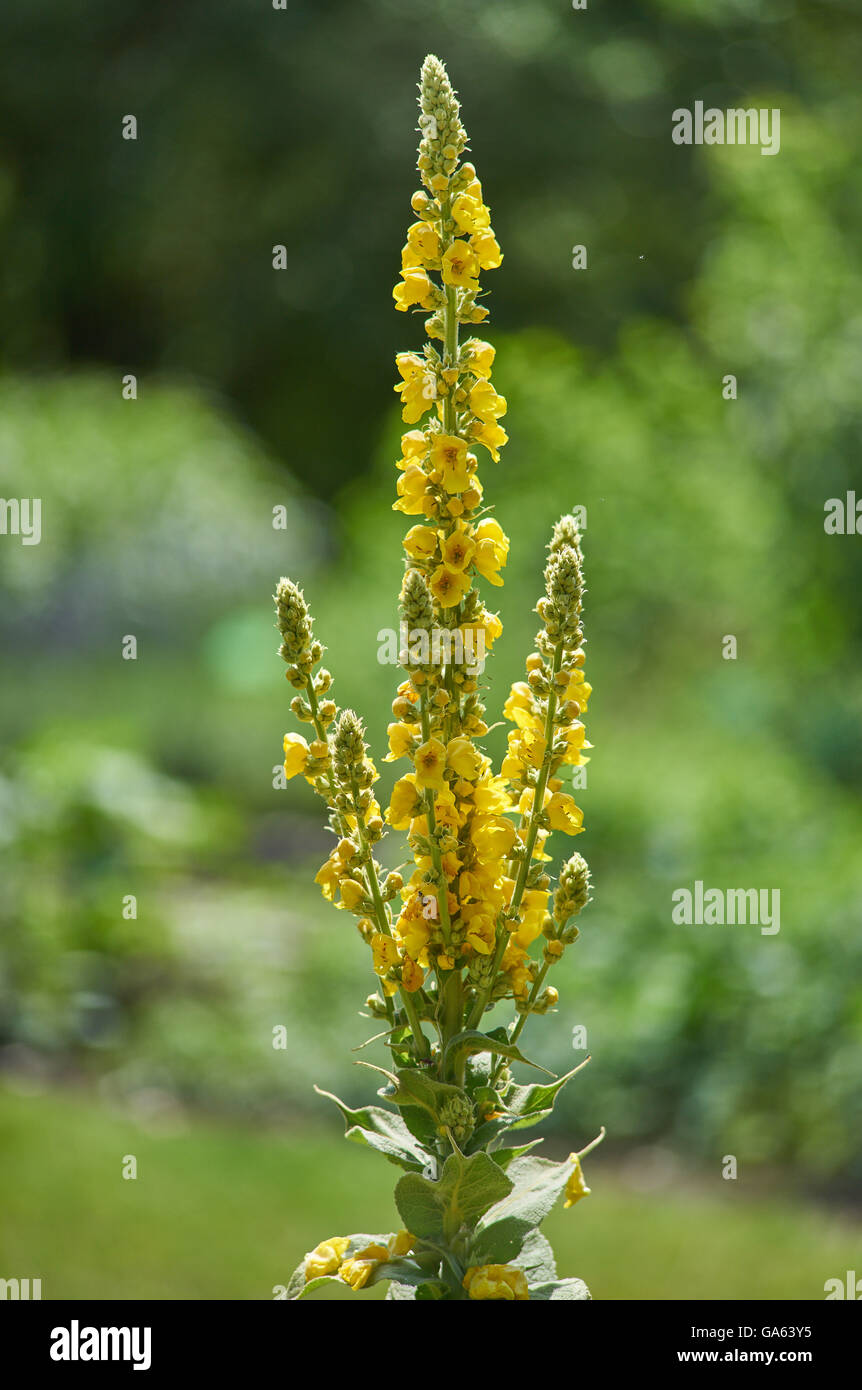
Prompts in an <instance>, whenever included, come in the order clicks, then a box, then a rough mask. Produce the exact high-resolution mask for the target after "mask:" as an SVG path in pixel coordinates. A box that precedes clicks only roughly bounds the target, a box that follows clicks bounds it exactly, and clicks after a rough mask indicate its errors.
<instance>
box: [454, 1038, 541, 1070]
mask: <svg viewBox="0 0 862 1390" xmlns="http://www.w3.org/2000/svg"><path fill="white" fill-rule="evenodd" d="M473 1052H493V1053H495V1054H496V1055H497V1056H498V1057H505V1058H507V1060H508V1061H510V1062H523V1063H524V1064H525V1065H526V1066H528V1067H535V1069H536V1071H543V1072H544V1073H545V1075H546V1076H553V1074H554V1073H553V1072H552V1071H548V1069H547V1067H540V1066H539V1064H538V1062H531V1061H530V1059H529V1057H525V1056H524V1055H523V1053H522V1052H520V1051H519V1049H518V1048H517V1047H516V1046H515V1044H514V1043H510V1042H508V1041H502V1040H500V1039H498V1038H494V1037H491V1036H490V1035H489V1034H488V1033H480V1032H479V1031H478V1030H477V1029H475V1028H471V1029H469V1030H468V1031H467V1032H465V1033H456V1034H455V1037H454V1038H450V1039H449V1041H448V1043H447V1044H446V1047H445V1048H444V1051H443V1072H444V1074H446V1073H447V1072H449V1071H450V1069H451V1068H452V1067H453V1066H454V1065H455V1063H456V1061H457V1059H458V1058H460V1057H462V1056H469V1055H470V1054H471V1053H473Z"/></svg>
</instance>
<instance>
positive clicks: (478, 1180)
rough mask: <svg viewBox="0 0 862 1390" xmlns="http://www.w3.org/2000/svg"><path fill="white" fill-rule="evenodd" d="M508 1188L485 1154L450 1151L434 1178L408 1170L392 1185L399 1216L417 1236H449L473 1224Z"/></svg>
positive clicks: (434, 1238) (444, 1238)
mask: <svg viewBox="0 0 862 1390" xmlns="http://www.w3.org/2000/svg"><path fill="white" fill-rule="evenodd" d="M511 1191H512V1184H511V1182H510V1181H509V1179H508V1178H507V1176H506V1174H505V1173H504V1172H503V1170H502V1169H501V1168H500V1167H499V1165H498V1164H496V1163H494V1161H493V1159H490V1158H489V1157H488V1155H487V1154H474V1155H473V1156H472V1158H463V1157H462V1156H461V1154H451V1155H450V1156H449V1158H447V1159H446V1162H445V1163H444V1164H443V1171H442V1173H441V1175H440V1178H439V1180H438V1181H437V1182H432V1181H431V1180H430V1179H428V1178H422V1177H419V1175H418V1174H417V1173H408V1174H407V1176H406V1177H403V1178H402V1179H401V1181H400V1182H399V1183H398V1184H397V1185H396V1188H395V1205H396V1206H397V1208H398V1211H399V1214H400V1216H401V1220H402V1221H403V1222H404V1225H405V1226H406V1227H407V1229H408V1231H412V1232H413V1234H414V1235H415V1236H418V1237H419V1239H420V1240H431V1241H433V1240H441V1239H442V1240H444V1241H445V1240H448V1239H451V1238H452V1237H453V1236H454V1235H455V1234H456V1233H457V1232H458V1231H459V1230H460V1228H461V1227H462V1226H465V1225H466V1226H470V1227H471V1226H473V1225H475V1223H476V1221H477V1220H478V1219H479V1218H480V1217H481V1216H482V1214H483V1212H486V1211H488V1209H489V1208H491V1207H493V1206H494V1204H495V1203H498V1202H499V1201H500V1200H501V1198H504V1197H505V1196H506V1195H507V1194H508V1193H510V1192H511Z"/></svg>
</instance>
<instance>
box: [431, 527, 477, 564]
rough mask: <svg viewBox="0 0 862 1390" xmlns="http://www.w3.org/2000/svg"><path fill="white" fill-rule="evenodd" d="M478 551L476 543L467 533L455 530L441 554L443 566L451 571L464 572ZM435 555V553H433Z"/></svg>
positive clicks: (444, 543)
mask: <svg viewBox="0 0 862 1390" xmlns="http://www.w3.org/2000/svg"><path fill="white" fill-rule="evenodd" d="M475 549H476V543H475V541H472V540H471V539H470V537H469V536H468V534H467V532H466V531H461V530H457V529H456V530H455V531H453V532H452V533H451V535H449V536H447V537H446V539H445V541H444V542H443V544H442V546H441V547H440V554H441V556H442V558H443V564H444V565H446V566H447V568H449V569H450V570H464V569H466V568H467V566H468V565H469V563H470V561H471V559H472V558H473V552H474V550H475ZM432 554H433V552H432Z"/></svg>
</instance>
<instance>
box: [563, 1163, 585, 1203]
mask: <svg viewBox="0 0 862 1390" xmlns="http://www.w3.org/2000/svg"><path fill="white" fill-rule="evenodd" d="M569 1162H570V1163H574V1165H575V1166H574V1168H573V1169H572V1172H571V1176H570V1178H569V1180H568V1182H567V1183H566V1200H565V1202H564V1203H563V1206H564V1207H573V1206H574V1205H575V1202H579V1201H580V1200H581V1198H582V1197H589V1195H590V1188H588V1187H587V1185H586V1183H585V1182H584V1175H583V1173H582V1172H581V1160H580V1159H579V1157H578V1155H577V1154H569Z"/></svg>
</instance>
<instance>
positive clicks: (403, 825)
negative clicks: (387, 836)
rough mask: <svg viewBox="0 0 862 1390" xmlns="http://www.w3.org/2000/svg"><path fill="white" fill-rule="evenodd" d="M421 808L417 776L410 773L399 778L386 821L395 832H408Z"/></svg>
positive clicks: (394, 788) (393, 790)
mask: <svg viewBox="0 0 862 1390" xmlns="http://www.w3.org/2000/svg"><path fill="white" fill-rule="evenodd" d="M421 806H422V802H421V800H420V797H419V792H418V791H417V789H416V777H415V774H414V773H412V772H408V774H407V776H406V777H401V778H399V780H398V781H397V782H396V783H395V786H394V787H393V788H392V796H391V797H390V799H389V810H388V811H387V812H386V819H387V820H388V821H389V824H390V825H391V826H392V828H393V830H406V829H407V827H408V826H409V824H410V822H411V821H412V819H413V817H414V816H415V815H416V813H417V812H418V811H419V810H420V809H421Z"/></svg>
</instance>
